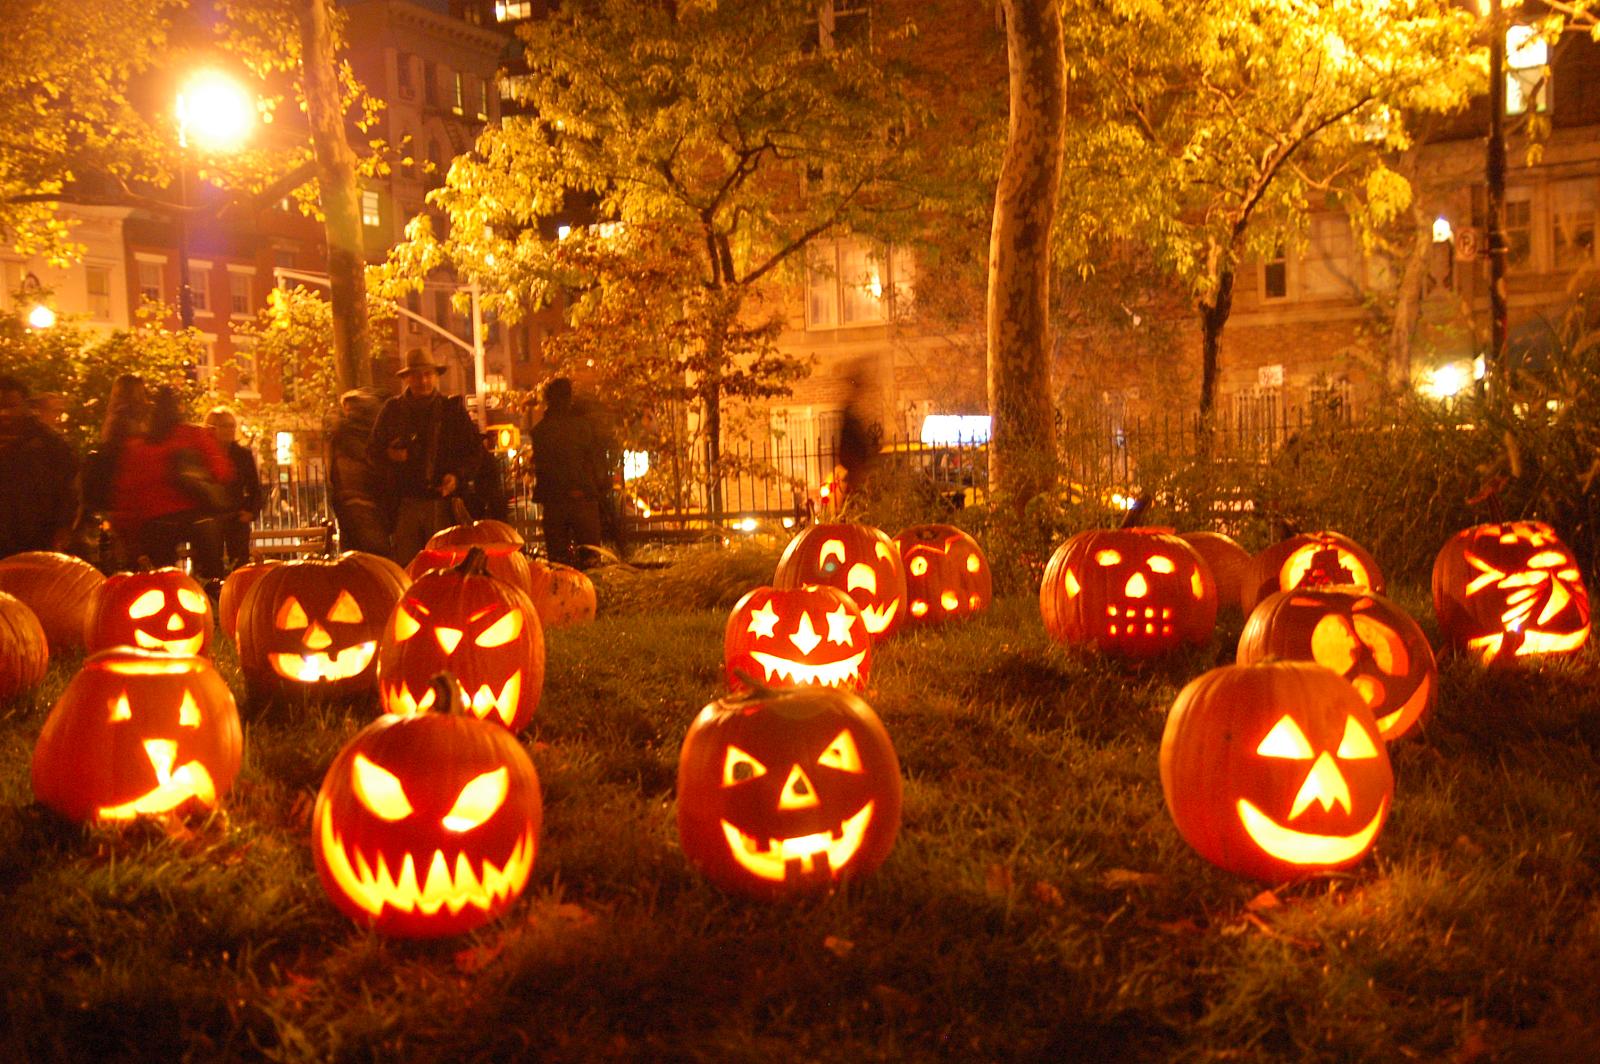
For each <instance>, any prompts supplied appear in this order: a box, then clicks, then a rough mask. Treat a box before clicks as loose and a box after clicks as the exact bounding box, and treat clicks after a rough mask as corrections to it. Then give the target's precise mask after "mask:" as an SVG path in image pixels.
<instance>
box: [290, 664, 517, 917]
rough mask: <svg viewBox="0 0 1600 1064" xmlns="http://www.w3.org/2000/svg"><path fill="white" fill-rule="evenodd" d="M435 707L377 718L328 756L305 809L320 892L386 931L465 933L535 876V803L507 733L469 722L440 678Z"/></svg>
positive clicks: (457, 695) (456, 693)
mask: <svg viewBox="0 0 1600 1064" xmlns="http://www.w3.org/2000/svg"><path fill="white" fill-rule="evenodd" d="M436 682H437V683H438V685H439V690H438V691H437V693H436V694H435V697H434V699H433V702H434V705H435V707H436V709H435V711H432V712H428V713H422V714H419V715H417V716H413V717H401V716H395V715H393V714H389V715H385V716H382V717H379V718H378V719H377V720H376V721H374V722H373V723H371V724H370V725H368V726H367V727H366V728H365V729H363V730H362V731H361V732H360V733H359V734H357V735H356V737H355V738H353V739H351V740H350V742H349V743H347V744H346V745H345V747H344V749H343V750H341V751H340V752H339V756H338V757H336V758H335V759H334V762H333V765H332V766H331V767H330V768H329V769H328V774H327V776H326V777H325V778H324V779H323V781H322V789H321V790H320V791H319V792H318V793H317V804H316V806H315V808H314V809H313V810H312V813H311V823H312V839H311V852H312V854H313V856H314V858H315V861H316V865H317V874H318V875H319V876H320V877H321V879H322V886H323V889H324V890H326V891H327V894H328V897H329V898H331V899H332V900H333V903H334V904H335V905H337V906H338V907H339V909H340V910H341V911H343V912H344V913H345V914H346V915H347V916H350V917H352V918H353V919H356V920H358V921H361V922H362V923H367V924H371V925H372V926H373V927H374V928H376V929H377V930H378V931H381V932H383V933H384V934H390V935H401V936H405V937H411V938H417V937H426V936H432V935H449V934H455V933H457V932H460V931H468V930H471V929H472V928H474V927H477V926H478V925H480V924H482V923H484V922H486V921H488V920H490V919H492V918H493V917H495V916H497V915H499V914H500V913H502V912H504V911H505V910H506V909H507V908H508V907H510V905H511V904H512V903H513V902H514V901H516V899H517V898H518V897H519V896H520V895H521V894H522V891H523V888H524V887H526V886H527V884H528V877H529V876H530V875H531V874H532V872H533V861H534V855H535V852H536V850H537V847H538V841H539V824H540V818H541V802H540V797H539V777H538V776H537V774H536V773H535V772H534V768H533V762H531V761H530V760H528V755H527V752H526V751H524V750H523V748H522V746H521V744H520V743H518V742H517V739H516V737H515V736H514V735H512V734H511V732H509V731H507V730H506V729H505V728H503V727H501V726H500V725H499V724H497V723H491V722H489V721H486V720H479V719H478V718H477V717H474V716H473V715H472V713H471V712H470V711H469V710H468V709H467V706H466V698H465V695H463V694H462V692H461V689H460V687H459V686H458V685H456V684H455V683H454V681H453V680H451V679H450V678H449V677H448V676H441V677H439V678H438V679H437V681H436Z"/></svg>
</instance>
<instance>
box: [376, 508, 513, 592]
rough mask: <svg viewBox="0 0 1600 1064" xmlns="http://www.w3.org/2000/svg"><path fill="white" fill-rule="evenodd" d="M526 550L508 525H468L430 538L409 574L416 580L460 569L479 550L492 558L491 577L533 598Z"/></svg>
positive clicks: (486, 521)
mask: <svg viewBox="0 0 1600 1064" xmlns="http://www.w3.org/2000/svg"><path fill="white" fill-rule="evenodd" d="M522 546H523V539H522V533H520V532H518V531H517V530H516V529H514V528H512V527H511V526H510V525H508V524H506V523H505V522H504V521H496V520H494V519H492V518H486V519H484V520H482V521H468V522H466V523H465V524H459V525H451V526H450V527H449V528H442V529H440V530H439V531H437V532H435V533H434V534H433V535H432V536H430V537H429V538H428V542H427V544H426V545H425V546H424V547H423V548H422V549H421V550H420V551H418V552H417V555H416V557H414V558H413V559H411V563H410V564H409V565H407V566H406V573H407V574H408V575H409V576H410V577H411V579H413V580H415V579H417V578H418V577H420V576H421V575H422V574H423V573H426V572H432V571H433V570H435V569H449V568H451V567H452V566H456V565H460V564H461V563H462V562H463V561H465V560H466V557H467V552H468V551H470V550H471V549H472V548H473V547H477V548H478V549H479V550H481V551H483V553H484V554H485V555H486V556H487V558H488V562H487V564H488V567H489V575H490V576H493V577H496V578H498V579H500V580H504V581H506V582H507V583H509V584H514V585H516V586H517V587H519V588H521V589H522V590H523V591H525V592H528V593H529V594H532V592H533V576H532V574H531V573H530V572H529V569H528V556H527V555H525V554H523V553H522Z"/></svg>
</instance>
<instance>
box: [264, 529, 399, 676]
mask: <svg viewBox="0 0 1600 1064" xmlns="http://www.w3.org/2000/svg"><path fill="white" fill-rule="evenodd" d="M410 583H411V581H410V579H409V578H408V577H407V576H406V574H405V571H404V570H403V569H401V568H400V567H399V566H398V565H396V564H395V563H394V562H391V561H390V560H389V559H387V558H381V557H379V556H378V555H376V554H364V553H361V552H359V551H346V552H345V553H343V554H341V555H339V556H338V557H337V558H309V559H305V560H302V561H293V562H285V563H283V564H282V565H275V566H272V567H271V568H270V569H268V571H267V572H266V573H264V574H263V575H262V576H261V577H260V578H259V579H258V580H256V582H255V584H254V586H252V587H251V588H250V590H249V591H248V592H246V594H245V599H244V602H243V603H242V604H241V605H240V607H239V622H238V624H239V631H238V641H239V668H240V670H241V671H243V672H244V675H245V679H247V680H248V681H249V682H250V684H251V686H252V687H256V688H261V689H266V690H272V689H279V690H299V691H316V692H317V693H318V694H323V695H335V696H339V695H351V694H359V693H361V692H363V691H369V690H371V689H372V687H373V684H374V682H375V679H376V673H377V660H376V659H377V651H378V636H379V635H380V634H381V633H382V631H383V623H384V621H385V620H387V619H388V616H389V612H390V611H391V610H393V609H394V606H395V603H396V602H398V601H399V599H400V596H401V594H403V593H404V591H405V589H406V588H407V587H409V586H410Z"/></svg>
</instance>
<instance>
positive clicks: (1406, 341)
mask: <svg viewBox="0 0 1600 1064" xmlns="http://www.w3.org/2000/svg"><path fill="white" fill-rule="evenodd" d="M1411 219H1412V226H1413V229H1412V237H1411V246H1410V247H1409V248H1408V249H1406V257H1405V263H1404V265H1403V267H1402V268H1401V270H1400V278H1399V281H1398V282H1397V283H1396V284H1395V298H1394V318H1393V320H1392V321H1391V322H1390V323H1389V352H1388V359H1387V362H1388V366H1387V372H1386V373H1385V377H1386V378H1387V380H1388V382H1389V387H1390V388H1391V389H1392V390H1394V391H1397V392H1400V391H1405V390H1406V389H1407V388H1408V387H1410V385H1411V339H1412V337H1414V336H1415V335H1416V332H1417V322H1418V320H1420V319H1421V317H1422V298H1423V295H1424V289H1425V288H1426V286H1427V283H1428V259H1429V257H1430V255H1431V254H1432V252H1433V222H1432V220H1431V219H1429V218H1426V217H1424V215H1423V213H1422V211H1420V210H1418V209H1417V208H1416V207H1414V206H1413V207H1412V210H1411Z"/></svg>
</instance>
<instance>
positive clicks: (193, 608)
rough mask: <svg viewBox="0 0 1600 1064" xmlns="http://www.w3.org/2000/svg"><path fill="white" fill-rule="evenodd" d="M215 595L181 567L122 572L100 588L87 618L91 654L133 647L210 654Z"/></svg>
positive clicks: (86, 639)
mask: <svg viewBox="0 0 1600 1064" xmlns="http://www.w3.org/2000/svg"><path fill="white" fill-rule="evenodd" d="M212 626H213V625H212V619H211V600H210V599H209V598H207V597H206V592H205V589H204V588H202V587H201V586H200V584H199V582H198V581H197V580H195V579H194V577H192V576H190V575H189V574H188V573H186V572H184V571H183V570H182V569H179V568H177V567H176V566H170V565H169V566H166V567H164V568H161V569H148V570H146V571H144V572H138V573H117V574H115V575H113V576H109V577H107V578H106V581H105V583H103V584H101V585H100V587H99V589H98V590H97V591H96V592H95V596H94V602H93V604H92V605H91V606H90V608H89V616H88V619H87V620H86V621H85V622H84V629H83V640H84V644H85V646H86V647H87V648H88V650H89V652H90V653H94V652H95V651H97V650H105V649H106V648H108V647H116V646H129V647H139V648H140V649H141V650H159V651H162V652H163V653H166V654H183V655H193V654H209V653H210V651H211V629H212Z"/></svg>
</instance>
